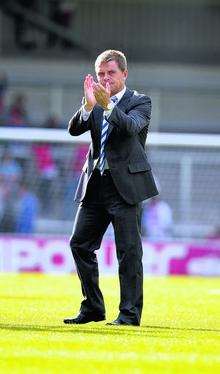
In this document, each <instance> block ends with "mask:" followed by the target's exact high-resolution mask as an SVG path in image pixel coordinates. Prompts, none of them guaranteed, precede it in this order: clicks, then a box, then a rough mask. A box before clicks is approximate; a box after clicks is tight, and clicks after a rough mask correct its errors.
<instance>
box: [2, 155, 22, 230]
mask: <svg viewBox="0 0 220 374" xmlns="http://www.w3.org/2000/svg"><path fill="white" fill-rule="evenodd" d="M21 177H22V168H21V166H20V165H19V163H18V162H17V161H16V160H15V159H13V157H12V155H11V154H10V152H9V150H8V149H6V150H5V152H4V154H3V157H2V160H1V162H0V181H1V191H0V194H1V197H0V198H1V200H2V204H1V221H0V223H1V229H0V231H1V232H14V231H15V219H14V217H15V204H16V195H17V190H18V185H19V181H20V180H21Z"/></svg>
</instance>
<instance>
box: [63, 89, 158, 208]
mask: <svg viewBox="0 0 220 374" xmlns="http://www.w3.org/2000/svg"><path fill="white" fill-rule="evenodd" d="M150 115H151V100H150V98H149V97H147V96H145V95H141V94H138V93H137V92H136V91H131V90H129V89H126V91H125V93H124V95H123V97H122V99H121V100H120V101H119V103H118V104H117V105H116V106H115V107H114V109H113V110H112V113H111V115H110V116H109V117H108V118H106V120H107V121H108V122H109V127H108V135H107V142H106V146H105V151H106V158H107V161H108V165H109V169H110V171H111V175H112V178H113V181H114V184H115V186H116V188H117V190H118V192H119V194H120V195H121V196H122V197H123V199H124V200H125V201H126V202H127V203H128V204H136V203H138V202H140V201H143V200H145V199H147V198H149V197H152V196H155V195H157V194H158V191H157V188H156V185H155V181H154V178H153V175H152V172H151V166H150V164H149V162H148V159H147V155H146V151H145V143H146V138H147V133H148V126H149V122H150ZM102 121H103V109H102V108H101V107H100V106H99V105H96V106H95V107H94V108H93V111H92V113H91V114H90V117H89V119H88V120H87V121H83V119H82V113H81V108H80V109H79V110H78V111H77V112H76V113H75V114H74V115H73V117H72V118H71V120H70V122H69V127H68V131H69V133H70V134H71V135H73V136H78V135H81V134H83V133H84V132H86V131H90V133H91V139H92V142H91V145H90V148H89V152H88V154H87V159H86V162H85V164H84V167H83V170H82V174H81V176H80V179H79V183H78V187H77V190H76V194H75V200H76V201H78V202H79V201H82V200H83V198H84V197H85V194H86V189H87V184H88V182H89V179H90V177H91V174H92V172H93V170H94V167H95V164H96V163H97V159H98V157H99V153H100V144H101V128H102V126H101V124H102Z"/></svg>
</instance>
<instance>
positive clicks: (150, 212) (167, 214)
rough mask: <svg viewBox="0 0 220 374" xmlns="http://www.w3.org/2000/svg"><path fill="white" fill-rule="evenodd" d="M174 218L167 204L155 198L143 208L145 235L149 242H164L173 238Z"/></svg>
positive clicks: (157, 197)
mask: <svg viewBox="0 0 220 374" xmlns="http://www.w3.org/2000/svg"><path fill="white" fill-rule="evenodd" d="M172 225H173V217H172V210H171V208H170V206H169V205H168V203H167V202H165V201H163V200H161V198H160V197H159V196H155V197H153V198H151V199H150V200H149V202H148V203H147V204H145V205H144V207H143V215H142V227H143V235H144V236H145V237H146V238H147V239H148V240H153V241H155V240H164V239H168V238H170V237H171V234H172Z"/></svg>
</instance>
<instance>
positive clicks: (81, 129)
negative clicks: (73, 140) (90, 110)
mask: <svg viewBox="0 0 220 374" xmlns="http://www.w3.org/2000/svg"><path fill="white" fill-rule="evenodd" d="M91 117H92V114H90V116H89V118H88V120H87V121H83V119H82V112H81V108H80V109H79V110H78V111H77V112H76V113H75V114H74V115H73V117H72V118H71V119H70V121H69V125H68V132H69V133H70V135H73V136H78V135H81V134H84V133H85V132H86V131H88V130H90V129H91V121H92V118H91Z"/></svg>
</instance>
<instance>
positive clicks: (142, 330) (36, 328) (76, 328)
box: [0, 323, 220, 338]
mask: <svg viewBox="0 0 220 374" xmlns="http://www.w3.org/2000/svg"><path fill="white" fill-rule="evenodd" d="M0 330H8V331H9V330H11V331H29V332H54V333H66V334H70V333H71V334H93V335H103V334H106V335H115V334H118V335H134V336H135V335H140V336H141V335H145V336H149V337H160V338H161V337H164V338H165V337H166V338H172V337H174V338H176V337H177V335H178V333H180V332H191V333H202V332H214V333H219V332H220V330H218V329H205V328H187V327H186V328H184V327H172V326H147V325H145V326H137V327H136V326H108V327H107V326H103V325H102V324H101V323H99V325H98V326H97V324H96V327H94V324H93V325H91V324H90V325H88V328H86V327H85V325H83V326H82V325H68V326H59V325H27V324H25V325H22V324H9V323H8V324H4V323H0ZM161 334H162V336H161ZM184 337H185V336H184ZM178 338H181V336H179V335H178Z"/></svg>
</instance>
